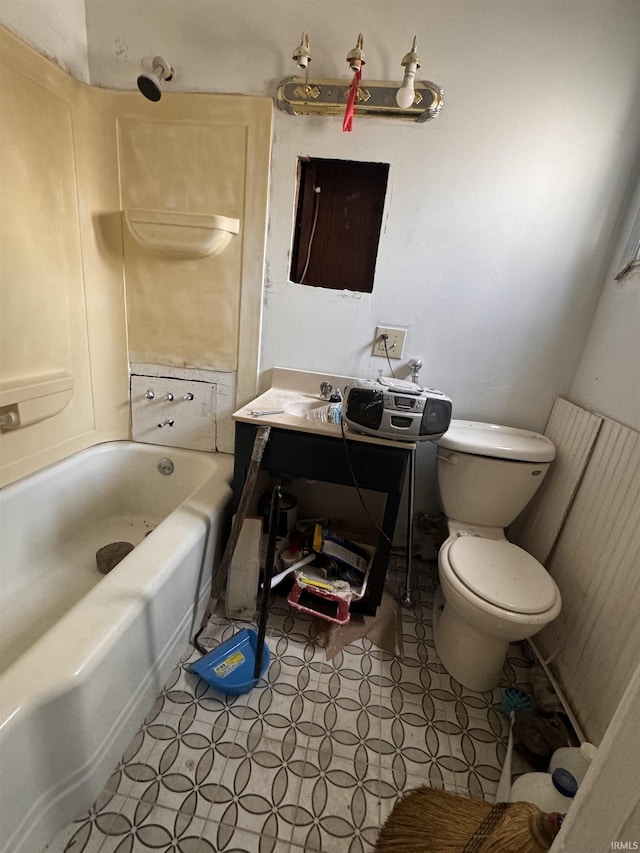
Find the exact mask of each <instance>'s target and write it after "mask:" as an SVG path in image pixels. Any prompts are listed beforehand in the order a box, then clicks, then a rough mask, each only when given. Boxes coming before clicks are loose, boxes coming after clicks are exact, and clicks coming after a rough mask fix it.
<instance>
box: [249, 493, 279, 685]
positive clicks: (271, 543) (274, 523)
mask: <svg viewBox="0 0 640 853" xmlns="http://www.w3.org/2000/svg"><path fill="white" fill-rule="evenodd" d="M281 501H282V489H281V488H280V486H276V487H275V488H274V490H273V492H272V494H271V512H270V513H269V539H268V540H267V559H266V561H265V566H264V578H263V582H262V601H261V603H260V622H259V624H258V641H257V643H256V662H255V665H254V667H253V677H254V678H256V679H257V678H260V670H261V668H262V650H263V648H264V635H265V633H266V630H267V609H268V607H269V592H270V591H271V575H272V574H273V562H274V560H275V556H276V539H277V536H278V522H279V520H280V502H281Z"/></svg>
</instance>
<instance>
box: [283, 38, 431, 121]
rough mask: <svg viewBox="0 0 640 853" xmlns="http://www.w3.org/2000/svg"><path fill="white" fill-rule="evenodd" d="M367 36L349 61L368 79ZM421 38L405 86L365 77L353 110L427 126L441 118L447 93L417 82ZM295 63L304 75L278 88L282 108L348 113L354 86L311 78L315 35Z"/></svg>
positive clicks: (408, 62)
mask: <svg viewBox="0 0 640 853" xmlns="http://www.w3.org/2000/svg"><path fill="white" fill-rule="evenodd" d="M363 41H364V40H363V37H362V34H360V35H359V36H358V41H357V44H356V46H355V47H354V48H353V49H352V50H351V51H349V53H348V55H347V63H348V66H349V69H350V70H351V71H352V72H353V73H358V72H359V73H360V74H361V75H362V72H363V67H364V65H365V63H366V59H365V54H364V48H363ZM416 46H417V39H416V38H415V37H414V39H413V46H412V48H411V50H410V51H409V53H407V54H406V55H405V56H404V57H403V59H402V62H401V63H400V64H401V65H402V66H403V68H404V78H403V80H402V83H399V82H398V81H395V82H394V81H391V80H368V79H365V78H364V77H361V79H360V81H359V83H358V88H357V93H356V98H355V104H354V109H353V114H354V115H355V116H356V117H357V116H369V117H378V118H396V119H404V120H405V121H417V122H425V121H429V120H430V119H432V118H436V116H438V115H439V114H440V110H441V109H442V106H443V104H444V92H443V91H442V89H441V88H440V87H439V86H437V85H436V84H435V83H431V82H429V81H426V80H425V81H422V80H416V79H415V76H416V71H417V69H418V68H420V57H419V56H418V54H417V52H416ZM293 59H294V61H295V62H296V65H297V66H298V68H299V69H300V71H304V75H303V76H297V77H285V79H284V80H281V81H280V83H279V85H278V90H277V94H276V106H277V107H278V109H280V110H282V111H283V112H286V113H289V115H316V116H317V115H330V116H338V115H343V114H344V112H345V107H346V104H347V99H348V97H349V90H350V88H351V85H352V84H351V81H350V80H346V79H345V80H336V79H328V78H310V77H309V63H310V62H311V49H310V45H309V36H308V35H307V33H306V32H305V33H303V34H302V38H301V41H300V44H299V45H298V47H297V48H296V49H295V50H294V52H293Z"/></svg>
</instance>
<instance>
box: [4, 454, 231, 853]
mask: <svg viewBox="0 0 640 853" xmlns="http://www.w3.org/2000/svg"><path fill="white" fill-rule="evenodd" d="M167 459H169V460H171V463H168V462H166V460H167ZM161 460H164V461H163V462H161ZM232 462H233V457H231V456H228V455H225V454H219V453H218V454H213V453H211V454H210V453H201V452H197V451H189V450H179V449H176V448H167V447H158V446H153V445H146V444H136V443H134V442H125V441H122V442H120V441H116V442H109V443H106V444H100V445H96V446H95V447H91V448H89V449H88V450H84V451H82V452H81V453H77V454H75V455H74V456H71V457H69V458H68V459H65V460H63V461H62V462H59V463H57V464H55V465H52V466H50V467H48V468H46V469H44V470H42V471H40V472H38V473H36V474H33V475H31V476H29V477H26V478H25V479H24V480H21V481H19V482H17V483H13V484H11V485H9V486H6V487H5V488H4V489H2V490H0V525H2V529H1V530H0V542H1V552H0V553H1V558H0V571H1V574H0V577H1V585H0V595H1V600H0V767H1V768H2V775H1V777H0V851H2V853H19V851H23V853H36V851H40V850H42V849H43V848H44V846H45V845H46V844H47V843H48V842H49V841H51V839H52V837H53V835H54V834H55V833H56V832H57V831H58V830H59V829H60V828H61V827H63V826H65V825H66V824H67V823H69V822H70V821H71V820H73V819H74V817H76V816H77V814H78V813H79V812H81V811H82V810H83V809H85V808H88V807H89V806H90V805H91V803H92V802H94V800H95V799H96V797H97V796H98V794H99V793H100V791H101V790H102V788H103V787H104V784H105V782H106V781H107V779H108V777H109V775H110V773H111V772H112V771H113V769H114V768H115V766H116V764H117V762H118V759H119V758H120V756H121V755H122V753H123V752H124V750H125V748H126V746H127V744H128V743H129V741H130V739H131V737H132V736H133V734H134V733H135V731H136V729H137V728H138V727H139V725H140V724H141V722H142V720H143V719H144V716H145V715H146V713H147V712H148V710H149V708H150V707H151V705H152V704H153V701H154V698H155V697H156V696H157V694H158V693H159V692H160V690H161V688H162V686H163V684H164V682H165V681H166V679H167V677H168V675H169V673H170V671H171V669H172V668H173V667H174V666H175V664H176V662H177V660H178V658H179V657H180V655H181V653H182V652H183V651H184V649H185V647H186V644H187V640H188V637H189V636H190V635H191V634H192V632H193V631H194V628H197V626H198V622H199V619H200V618H201V614H202V612H203V610H204V606H205V604H206V601H207V598H208V594H209V589H210V582H211V566H212V561H213V560H214V558H215V557H216V556H217V555H218V550H219V547H218V546H219V543H220V539H221V536H220V530H221V528H222V526H223V525H224V524H225V523H226V508H227V507H228V505H229V500H230V496H231V490H230V486H229V482H230V480H231V474H232ZM159 464H160V467H162V468H163V470H165V471H166V470H167V469H170V468H171V467H172V466H173V472H172V473H170V474H167V473H165V474H163V473H161V472H160V471H159ZM120 540H124V541H128V542H130V543H132V544H133V545H135V548H134V550H133V551H131V552H130V553H129V554H128V555H127V556H126V557H125V558H124V560H122V562H120V563H119V564H118V565H117V566H116V567H115V568H114V569H113V570H112V571H111V572H110V573H109V574H107V575H101V574H100V573H99V572H98V571H97V568H96V560H95V553H96V551H97V550H98V549H99V548H100V547H101V546H103V545H105V544H107V543H109V542H114V541H120Z"/></svg>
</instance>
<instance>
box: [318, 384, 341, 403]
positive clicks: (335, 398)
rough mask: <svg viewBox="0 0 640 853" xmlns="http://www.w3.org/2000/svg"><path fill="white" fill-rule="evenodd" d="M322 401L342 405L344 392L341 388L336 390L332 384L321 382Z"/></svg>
mask: <svg viewBox="0 0 640 853" xmlns="http://www.w3.org/2000/svg"><path fill="white" fill-rule="evenodd" d="M320 399H321V400H328V401H329V402H330V403H341V402H342V391H340V389H339V388H334V387H333V385H332V384H331V382H321V383H320Z"/></svg>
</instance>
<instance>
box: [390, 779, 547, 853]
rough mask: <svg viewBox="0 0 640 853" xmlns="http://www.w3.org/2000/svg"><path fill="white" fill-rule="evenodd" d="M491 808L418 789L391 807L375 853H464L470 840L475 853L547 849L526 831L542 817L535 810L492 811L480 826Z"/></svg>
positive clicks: (524, 806)
mask: <svg viewBox="0 0 640 853" xmlns="http://www.w3.org/2000/svg"><path fill="white" fill-rule="evenodd" d="M494 808H495V807H494V806H493V805H492V804H491V803H486V802H485V801H484V800H477V799H470V798H468V797H461V796H459V795H458V794H452V793H449V792H448V791H439V790H437V789H433V788H426V787H425V788H418V789H417V790H415V791H411V792H410V793H409V794H407V795H406V796H404V797H403V798H402V800H400V801H399V802H398V803H397V804H396V806H395V808H394V809H393V811H392V812H391V814H390V815H389V817H388V819H387V821H386V823H385V825H384V826H383V827H382V830H381V831H380V836H379V838H378V842H377V844H376V848H375V850H376V853H409V851H410V853H463V851H464V849H465V847H466V846H467V844H468V843H469V842H470V841H471V840H472V839H473V850H475V851H477V853H543V851H544V850H548V849H549V848H548V846H541V845H540V844H539V843H538V841H536V839H535V838H534V836H533V835H532V832H531V827H530V821H531V820H533V819H534V818H537V816H539V815H542V812H541V811H540V809H538V808H537V807H536V806H534V805H532V804H531V803H509V804H505V805H504V806H503V808H505V809H506V811H505V812H503V813H502V814H500V812H499V811H497V812H494V814H493V815H491V818H490V819H489V820H488V821H487V824H486V825H485V826H482V824H483V821H485V820H486V819H487V818H488V817H489V815H490V813H491V812H492V811H493V810H494ZM494 818H495V820H494ZM481 826H482V828H481Z"/></svg>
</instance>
